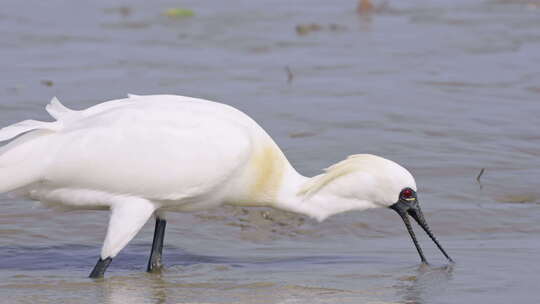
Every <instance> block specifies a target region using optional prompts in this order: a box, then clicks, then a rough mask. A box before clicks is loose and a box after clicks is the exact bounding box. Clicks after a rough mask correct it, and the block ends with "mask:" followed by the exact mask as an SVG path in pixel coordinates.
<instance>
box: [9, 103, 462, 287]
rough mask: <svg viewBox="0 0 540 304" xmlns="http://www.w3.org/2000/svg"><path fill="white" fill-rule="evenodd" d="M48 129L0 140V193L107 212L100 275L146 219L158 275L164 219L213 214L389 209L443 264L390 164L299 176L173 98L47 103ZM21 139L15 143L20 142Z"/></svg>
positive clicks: (359, 162) (237, 122)
mask: <svg viewBox="0 0 540 304" xmlns="http://www.w3.org/2000/svg"><path fill="white" fill-rule="evenodd" d="M46 110H47V111H48V112H49V114H50V115H51V116H52V117H54V118H55V119H56V121H54V122H41V121H35V120H26V121H23V122H20V123H17V124H14V125H11V126H8V127H5V128H3V129H1V130H0V141H6V140H10V139H13V138H15V137H17V138H15V139H14V140H12V141H11V142H9V143H8V144H6V145H4V146H3V147H1V148H0V172H1V175H0V193H4V192H12V193H15V194H16V195H20V196H23V197H25V198H29V199H32V200H36V201H40V202H42V203H43V204H45V205H47V206H62V207H64V208H66V207H67V208H82V209H110V210H111V216H110V221H109V226H108V229H107V234H106V237H105V241H104V243H103V247H102V250H101V255H100V258H99V260H98V262H97V264H96V266H95V267H94V269H93V271H92V272H91V274H90V277H92V278H97V277H102V276H103V274H104V273H105V270H106V269H107V267H108V266H109V264H110V262H111V261H112V258H114V257H115V256H116V255H117V254H118V252H119V251H120V250H122V248H124V247H125V246H126V245H127V244H128V242H129V241H130V240H131V239H132V238H133V237H134V236H135V235H136V234H137V232H138V231H139V230H140V229H141V227H142V226H143V225H144V224H145V223H146V221H147V220H148V219H149V218H150V217H151V216H152V215H155V217H156V228H155V232H154V241H153V244H152V250H151V254H150V260H149V263H148V268H147V270H148V271H150V272H151V271H155V270H158V269H160V268H161V267H162V263H161V254H162V247H163V238H164V232H165V225H166V220H165V213H166V212H168V211H180V212H182V211H195V210H203V209H208V208H212V207H217V206H220V205H236V206H269V207H273V208H276V209H281V210H286V211H291V212H295V213H299V214H304V215H308V216H310V217H313V218H316V219H318V220H319V221H322V220H324V219H325V218H327V217H328V216H330V215H333V214H336V213H340V212H345V211H350V210H365V209H370V208H379V207H389V208H392V209H394V210H395V211H397V212H398V213H399V214H400V215H401V217H402V218H403V220H404V221H405V224H406V227H407V229H408V231H409V233H410V235H411V237H412V239H413V241H414V244H415V246H416V248H417V250H418V252H419V254H420V257H421V259H422V262H426V259H425V257H424V255H423V254H422V251H421V249H420V247H419V246H418V243H417V241H416V238H415V236H414V232H413V231H412V229H411V227H410V223H409V220H408V217H407V214H409V215H411V216H412V217H413V218H414V219H415V220H416V221H417V222H418V223H419V224H420V225H421V226H422V228H424V230H425V231H426V232H427V233H428V235H429V236H430V237H431V238H432V240H433V241H434V242H435V243H436V244H437V246H438V247H439V249H440V250H441V251H442V252H443V254H444V255H445V256H446V257H447V258H448V259H449V260H450V261H452V260H451V259H450V257H449V256H448V255H447V254H446V252H444V250H443V249H442V247H441V246H440V245H439V243H438V242H437V240H436V239H435V237H434V236H433V235H432V233H431V232H430V230H429V228H428V226H427V224H426V222H425V220H424V217H423V215H422V212H421V210H420V207H419V205H418V202H417V196H416V183H415V180H414V178H413V176H412V175H411V174H410V173H409V172H408V171H407V170H406V169H405V168H403V167H401V166H400V165H398V164H396V163H394V162H392V161H390V160H387V159H384V158H382V157H378V156H375V155H368V154H359V155H352V156H349V157H348V158H347V159H345V160H343V161H341V162H339V163H337V164H335V165H333V166H331V167H329V168H327V169H326V170H325V172H324V173H323V174H320V175H317V176H315V177H311V178H309V177H305V176H302V175H301V174H299V173H298V172H297V171H296V170H295V169H294V168H293V167H292V166H291V164H290V163H289V161H288V160H287V158H286V157H285V155H284V154H283V152H282V151H281V150H280V149H279V147H278V146H277V145H276V143H275V142H274V141H273V140H272V138H271V137H270V136H269V135H268V134H267V133H266V132H265V131H264V130H263V129H262V128H261V127H260V126H259V125H258V124H257V123H256V122H255V121H253V120H252V119H251V118H250V117H248V116H247V115H246V114H244V113H242V112H240V111H239V110H237V109H235V108H233V107H230V106H228V105H225V104H221V103H217V102H211V101H207V100H202V99H196V98H190V97H183V96H173V95H151V96H136V95H128V98H126V99H119V100H111V101H107V102H103V103H101V104H98V105H95V106H93V107H90V108H88V109H86V110H82V111H74V110H70V109H68V108H66V107H65V106H63V105H62V104H61V103H60V102H59V101H58V100H57V99H56V98H53V100H52V101H51V103H50V104H49V105H47V107H46ZM20 135H21V136H20Z"/></svg>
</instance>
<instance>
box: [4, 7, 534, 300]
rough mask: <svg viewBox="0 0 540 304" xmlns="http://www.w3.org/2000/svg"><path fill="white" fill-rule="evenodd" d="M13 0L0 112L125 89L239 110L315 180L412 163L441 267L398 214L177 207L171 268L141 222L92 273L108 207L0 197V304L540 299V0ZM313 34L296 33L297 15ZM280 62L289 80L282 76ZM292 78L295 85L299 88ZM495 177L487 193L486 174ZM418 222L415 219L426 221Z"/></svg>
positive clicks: (170, 234)
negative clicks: (169, 12)
mask: <svg viewBox="0 0 540 304" xmlns="http://www.w3.org/2000/svg"><path fill="white" fill-rule="evenodd" d="M178 5H180V4H178V3H177V2H174V1H165V0H160V1H152V2H145V1H131V2H129V4H127V2H116V3H111V2H110V1H93V2H92V3H81V2H77V3H75V2H65V1H46V2H43V1H24V2H18V1H5V2H4V3H3V7H2V11H1V12H0V34H1V35H2V39H1V40H0V68H1V71H2V72H1V74H2V81H1V82H0V97H1V98H0V100H1V101H0V123H1V125H2V126H5V125H8V124H11V123H15V122H17V121H20V120H23V119H28V118H32V119H42V120H48V119H49V118H48V117H47V114H46V113H45V111H44V109H43V107H44V105H45V104H46V103H47V102H48V100H49V99H50V98H51V97H53V96H58V97H59V98H60V100H62V101H63V103H65V104H66V105H67V106H69V107H73V108H75V109H82V108H85V107H88V106H90V105H93V104H95V103H97V102H100V101H104V100H108V99H113V98H118V97H121V96H123V95H124V94H125V93H128V92H129V93H135V94H151V93H175V94H181V95H189V96H197V97H203V98H208V99H213V100H218V101H222V102H225V103H227V104H231V105H234V106H236V107H238V108H239V109H241V110H243V111H245V112H246V113H248V114H249V115H250V116H252V117H253V118H254V119H255V120H257V121H258V122H260V124H261V125H262V126H263V127H264V128H265V129H266V130H267V131H268V132H269V133H270V134H271V135H272V136H273V137H274V138H275V140H276V141H277V142H278V144H279V145H280V146H281V147H282V148H283V150H284V152H285V153H286V154H287V156H288V157H289V159H290V161H291V162H292V163H293V165H295V167H296V168H297V169H298V170H299V171H300V172H303V173H304V174H306V175H314V174H317V173H319V172H320V169H321V168H323V167H326V166H328V165H330V164H331V163H334V162H336V161H338V160H340V159H342V158H344V157H345V156H347V155H348V154H354V153H374V154H379V155H382V156H384V157H387V158H390V159H392V160H395V161H397V162H399V163H401V164H403V165H405V166H406V167H407V168H409V169H410V170H411V171H412V172H413V174H414V175H415V176H416V179H417V183H418V185H419V192H420V202H421V204H422V205H423V209H424V211H425V214H426V217H427V220H428V222H429V223H430V225H431V227H432V229H433V231H434V232H435V234H436V235H437V237H438V238H439V240H440V241H441V243H442V245H443V246H444V247H445V248H446V249H447V251H448V252H449V254H450V255H451V256H452V257H453V258H454V259H455V260H456V261H457V263H456V264H455V265H453V266H451V265H447V264H446V262H445V260H444V258H443V257H442V256H441V254H440V253H439V252H438V251H437V249H436V248H434V246H433V245H432V243H431V241H430V240H429V239H427V238H426V237H425V235H424V234H423V233H422V232H421V231H418V232H419V238H420V241H421V243H422V245H423V246H424V250H425V251H426V255H427V258H428V260H430V261H431V262H432V265H431V266H421V265H420V264H419V262H418V257H417V253H416V251H415V250H414V247H413V245H412V243H411V241H410V239H409V236H408V235H407V233H406V230H405V228H404V227H403V224H402V223H401V221H400V220H399V217H398V216H397V215H396V214H394V213H393V212H391V211H388V210H373V211H368V212H363V213H358V212H357V213H349V214H343V215H338V216H335V217H332V218H329V219H328V220H327V221H325V222H323V223H320V224H319V223H316V222H315V221H313V220H311V219H308V218H303V217H300V216H296V215H291V214H286V213H281V212H275V211H272V210H266V209H258V208H255V209H246V208H223V209H219V210H212V211H206V212H201V213H196V214H172V215H171V217H170V219H169V224H168V227H167V233H166V240H165V242H166V247H165V249H164V259H165V263H166V265H167V269H166V270H165V271H164V272H163V273H162V274H160V275H150V274H146V273H145V272H144V269H145V265H146V259H147V255H148V251H149V247H150V243H151V239H152V230H153V223H148V224H147V226H145V228H144V229H143V230H142V231H141V233H140V234H139V235H138V236H137V237H136V238H135V240H134V241H133V242H132V243H131V244H130V245H129V246H128V247H127V248H126V249H125V250H124V251H123V252H122V253H121V254H120V255H119V256H118V258H117V259H115V260H114V262H113V264H112V265H111V267H110V268H109V270H108V272H107V277H106V278H105V279H104V280H99V281H92V280H89V279H87V278H86V276H87V274H88V272H89V271H90V269H91V268H92V267H93V264H94V263H95V261H96V259H97V256H98V254H99V251H100V246H101V241H102V238H103V236H104V233H105V226H104V225H105V224H106V222H107V213H105V212H100V211H77V212H58V211H52V210H49V209H44V208H43V207H40V206H39V205H38V204H36V203H34V202H29V201H24V200H20V199H13V198H10V197H8V196H6V195H3V196H1V197H0V205H1V206H2V212H1V213H0V244H1V247H0V296H1V297H0V299H1V300H0V302H2V303H59V302H62V303H132V304H138V303H233V302H234V303H508V302H509V301H512V302H515V303H532V302H534V301H537V299H538V298H540V292H539V291H538V279H539V273H540V266H539V265H538V257H539V252H540V237H539V235H540V204H539V203H540V190H539V189H538V180H539V179H540V166H539V165H540V163H539V161H538V157H539V156H540V134H539V131H538V127H537V126H538V125H540V105H539V103H538V101H539V100H540V72H539V69H538V67H539V66H540V31H539V30H538V29H539V26H540V18H539V14H540V3H539V2H538V1H535V0H530V1H526V0H523V1H520V0H516V1H512V0H507V1H496V0H495V1H442V0H440V1H400V2H398V1H388V2H387V4H386V5H384V4H382V2H376V5H377V6H378V7H379V9H377V10H376V12H373V13H372V14H369V15H364V16H358V15H357V14H356V13H355V5H356V3H355V1H307V0H305V1H295V2H294V3H293V4H291V3H289V1H256V2H254V1H232V2H231V1H227V3H226V4H225V2H223V3H221V2H217V1H214V2H208V1H204V2H202V1H182V3H181V6H182V7H185V8H188V9H192V10H193V11H194V12H195V16H194V17H191V18H187V19H181V20H174V19H169V18H167V17H165V16H163V15H162V12H164V11H165V10H166V9H167V8H170V7H176V6H178ZM312 23H316V24H319V25H320V27H321V29H320V30H317V31H312V32H309V33H307V34H304V35H300V34H297V32H296V30H295V28H296V26H297V25H309V24H312ZM286 67H288V68H289V69H290V72H291V73H292V76H288V73H287V70H286ZM288 78H290V79H288ZM481 168H485V172H484V174H483V175H482V177H481V180H480V181H481V185H480V184H479V183H477V181H476V176H477V175H478V173H479V172H480V169H481ZM417 230H418V229H417Z"/></svg>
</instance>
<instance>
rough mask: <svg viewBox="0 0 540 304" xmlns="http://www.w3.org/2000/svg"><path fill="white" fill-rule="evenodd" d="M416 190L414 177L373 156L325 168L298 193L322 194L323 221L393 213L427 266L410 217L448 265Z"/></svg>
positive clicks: (396, 165) (357, 156) (349, 158)
mask: <svg viewBox="0 0 540 304" xmlns="http://www.w3.org/2000/svg"><path fill="white" fill-rule="evenodd" d="M416 189H417V188H416V182H415V180H414V177H413V176H412V175H411V173H410V172H409V171H408V170H407V169H405V168H403V167H402V166H400V165H399V164H397V163H395V162H393V161H391V160H388V159H385V158H382V157H379V156H375V155H370V154H357V155H352V156H349V157H348V158H347V159H345V160H343V161H341V162H339V163H337V164H335V165H333V166H331V167H329V168H327V169H326V173H324V174H321V175H318V176H316V177H314V178H313V179H312V180H311V181H310V182H309V183H307V184H306V185H305V186H304V188H303V189H302V190H301V191H302V193H303V194H304V195H306V197H314V196H315V195H317V194H318V193H322V195H321V197H320V199H322V200H327V202H326V203H324V208H322V211H323V212H322V213H321V214H322V215H323V218H324V217H325V216H327V215H331V214H335V213H339V212H343V211H348V210H363V209H368V208H376V207H387V208H390V209H392V210H394V211H396V212H397V213H398V214H399V215H400V216H401V218H402V219H403V222H404V223H405V226H406V228H407V230H408V232H409V234H410V235H411V238H412V240H413V242H414V245H415V246H416V249H417V250H418V253H419V255H420V258H421V260H422V262H424V263H427V261H426V258H425V257H424V254H423V253H422V249H421V248H420V246H419V244H418V242H417V240H416V236H415V234H414V231H413V230H412V227H411V224H410V221H409V216H411V217H412V218H413V219H414V220H415V221H416V222H417V223H418V224H419V225H420V226H421V227H422V229H423V230H424V231H425V232H426V233H427V234H428V235H429V237H430V238H431V239H432V240H433V242H435V244H436V245H437V247H438V248H439V249H440V250H441V252H442V253H443V254H444V256H445V257H446V258H447V259H448V260H449V261H452V259H451V258H450V257H449V256H448V254H446V252H445V251H444V249H443V248H442V247H441V245H440V244H439V242H438V241H437V239H436V238H435V236H434V235H433V233H432V232H431V229H430V228H429V226H428V224H427V222H426V220H425V219H424V215H423V213H422V210H421V209H420V205H419V203H418V195H417V192H416ZM332 198H334V199H332ZM321 205H322V202H321ZM324 212H326V213H324Z"/></svg>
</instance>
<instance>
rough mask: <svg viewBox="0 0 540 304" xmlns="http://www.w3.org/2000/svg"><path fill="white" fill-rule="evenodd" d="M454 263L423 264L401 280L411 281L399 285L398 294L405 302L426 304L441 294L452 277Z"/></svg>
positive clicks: (406, 303)
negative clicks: (441, 264)
mask: <svg viewBox="0 0 540 304" xmlns="http://www.w3.org/2000/svg"><path fill="white" fill-rule="evenodd" d="M453 271H454V265H453V264H449V265H445V266H439V267H434V266H430V265H425V264H421V265H420V266H418V268H416V269H415V271H414V274H413V275H411V276H407V277H402V278H400V280H402V281H406V282H410V284H409V283H407V284H403V285H401V286H398V290H399V291H398V295H399V296H401V298H402V299H403V303H405V304H424V303H430V302H431V300H432V299H433V298H434V297H436V296H439V295H441V294H442V293H443V292H444V291H445V289H446V288H447V286H448V283H449V282H450V280H451V279H452V273H453Z"/></svg>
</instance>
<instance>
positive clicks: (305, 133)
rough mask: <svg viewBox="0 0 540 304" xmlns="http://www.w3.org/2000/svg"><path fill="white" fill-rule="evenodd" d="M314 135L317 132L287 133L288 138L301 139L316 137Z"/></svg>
mask: <svg viewBox="0 0 540 304" xmlns="http://www.w3.org/2000/svg"><path fill="white" fill-rule="evenodd" d="M316 135H317V132H310V131H304V132H291V133H289V137H290V138H303V137H311V136H316Z"/></svg>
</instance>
